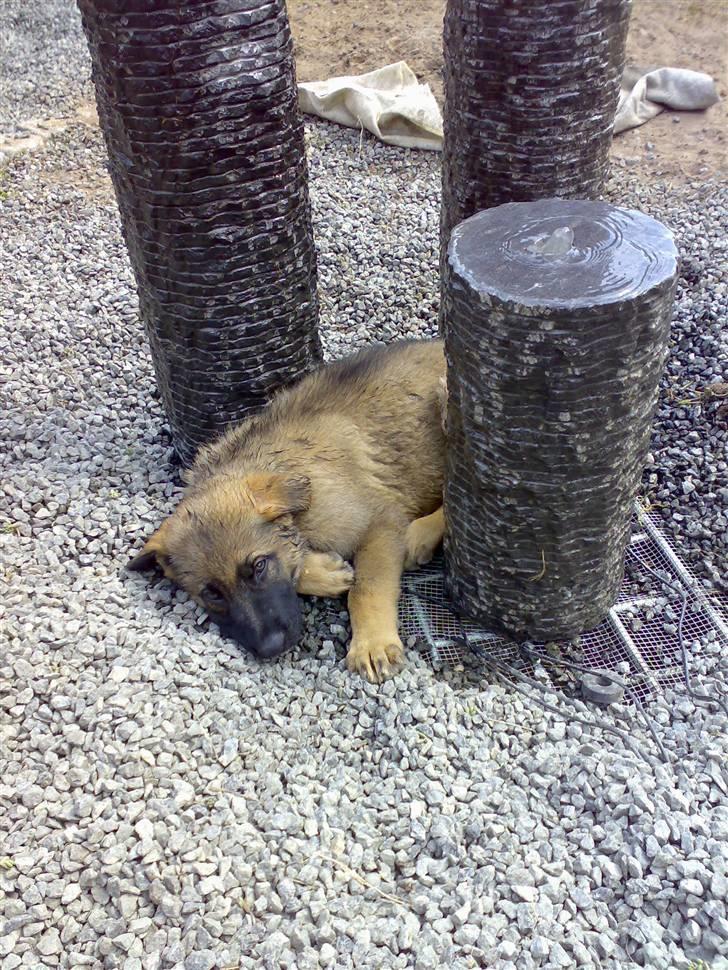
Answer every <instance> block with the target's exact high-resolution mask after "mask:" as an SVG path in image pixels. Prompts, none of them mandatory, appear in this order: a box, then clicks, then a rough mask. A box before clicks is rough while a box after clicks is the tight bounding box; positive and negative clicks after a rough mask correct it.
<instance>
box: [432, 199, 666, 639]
mask: <svg viewBox="0 0 728 970" xmlns="http://www.w3.org/2000/svg"><path fill="white" fill-rule="evenodd" d="M448 263H449V273H448V286H447V289H446V291H445V294H444V297H445V302H444V311H445V319H446V336H445V349H446V356H447V366H448V394H449V397H448V408H447V434H448V456H447V473H446V487H445V502H444V504H445V519H446V526H447V533H446V537H445V558H446V573H447V583H448V590H449V592H450V595H451V597H452V599H453V601H454V603H455V605H456V606H457V607H458V608H459V609H460V610H461V611H462V612H463V613H465V614H468V615H469V616H471V617H473V618H474V619H476V620H477V621H479V622H481V623H483V624H485V625H486V626H489V627H491V628H493V627H496V628H501V629H505V630H506V631H508V632H509V633H511V634H514V635H515V636H517V637H532V638H541V639H543V638H545V639H550V638H561V637H570V636H574V635H576V634H578V633H580V632H582V631H583V630H588V629H591V628H593V627H594V626H596V625H597V624H598V623H599V622H600V621H601V620H602V619H603V618H604V616H605V615H606V613H607V612H608V610H609V608H610V607H611V606H612V604H613V603H614V601H615V599H616V596H617V593H618V591H619V586H620V583H621V580H622V574H623V568H624V554H625V550H626V546H627V543H628V541H629V535H630V518H631V512H632V506H633V502H634V499H635V497H636V494H637V490H638V486H639V483H640V477H641V473H642V470H643V466H644V462H645V459H646V454H647V450H648V445H649V438H650V427H651V420H652V415H653V412H654V407H655V404H656V400H657V393H658V385H659V380H660V375H661V373H662V371H663V368H664V364H665V360H666V356H667V347H668V338H669V332H670V317H671V311H672V303H673V294H674V286H675V280H676V273H677V253H676V250H675V246H674V243H673V238H672V235H671V233H670V232H669V230H667V229H666V228H665V227H664V226H662V225H661V224H660V223H658V222H656V221H655V220H654V219H651V218H649V217H648V216H646V215H643V214H641V213H639V212H634V211H631V210H628V209H623V208H619V207H616V206H611V205H608V204H606V203H601V202H587V201H562V200H558V199H549V200H544V201H541V202H532V203H510V204H507V205H502V206H498V207H496V208H494V209H489V210H487V211H485V212H481V213H478V214H477V215H474V216H472V217H471V218H470V219H468V220H466V221H465V222H463V223H461V224H460V225H459V226H458V227H456V228H455V230H454V231H453V233H452V238H451V242H450V247H449V254H448Z"/></svg>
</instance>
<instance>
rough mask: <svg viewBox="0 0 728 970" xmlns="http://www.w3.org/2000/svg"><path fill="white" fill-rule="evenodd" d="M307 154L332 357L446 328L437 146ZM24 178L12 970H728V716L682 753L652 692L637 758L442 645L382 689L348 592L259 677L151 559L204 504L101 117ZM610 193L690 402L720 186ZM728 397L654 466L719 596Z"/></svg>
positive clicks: (8, 292)
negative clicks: (641, 262) (632, 235)
mask: <svg viewBox="0 0 728 970" xmlns="http://www.w3.org/2000/svg"><path fill="white" fill-rule="evenodd" d="M24 6H25V5H24V4H23V7H24ZM8 7H10V8H11V9H12V10H20V9H21V3H20V0H14V2H13V3H12V4H8V5H6V7H4V8H3V14H2V16H3V18H5V19H6V20H7V18H8V16H9V14H8V13H7V12H6V11H7V8H8ZM51 7H53V9H54V10H61V11H63V10H65V11H66V12H67V19H66V20H63V21H62V22H61V21H57V22H56V23H57V29H58V30H59V31H60V33H61V35H62V36H68V37H71V36H72V34H73V30H74V29H75V28H74V27H73V25H74V24H75V22H76V17H75V14H74V13H72V8H71V6H70V4H58V5H51V4H48V5H47V8H48V9H50V8H51ZM65 31H67V33H64V32H65ZM77 41H78V39H77V38H76V40H71V41H69V44H70V46H69V47H68V48H67V49H68V50H69V51H74V50H75V51H79V50H80V46H79V45H78V42H77ZM49 43H50V39H49ZM75 56H76V55H73V56H71V54H68V57H69V58H70V60H69V61H68V63H67V64H66V66H65V67H64V68H63V72H66V71H67V75H68V76H69V77H71V76H73V69H72V68H74V65H75V70H76V72H77V74H78V82H77V83H78V84H79V85H80V84H81V83H82V78H83V71H84V70H85V64H86V61H85V58H84V57H82V56H81V55H79V57H78V59H77V60H75V61H74V60H73V58H74V57H75ZM49 60H50V58H49ZM63 72H62V73H63ZM26 73H27V72H26ZM64 76H65V75H64ZM79 90H80V88H79ZM7 97H8V95H7V93H6V98H7ZM2 107H3V111H5V112H6V115H5V116H9V117H14V116H15V115H14V112H15V111H16V110H17V104H14V105H10V104H5V105H3V106H2ZM309 146H310V155H311V173H312V180H313V183H312V194H313V200H314V206H315V220H316V230H317V235H318V241H319V248H320V279H321V288H322V302H323V322H324V337H325V340H326V345H327V351H328V352H329V354H332V355H333V354H339V353H342V352H344V351H345V350H348V349H350V348H352V347H354V346H359V345H361V344H364V343H368V342H370V341H372V340H374V339H384V340H388V339H391V338H393V337H396V336H399V335H403V334H406V333H417V334H426V333H429V334H432V333H434V330H435V326H436V319H437V269H436V267H437V248H436V239H437V225H438V214H437V206H438V181H439V169H438V166H439V159H438V158H437V157H436V156H433V155H429V154H425V153H421V154H417V153H407V152H403V151H399V150H396V149H391V148H386V147H384V146H382V145H378V144H376V143H375V142H373V141H372V140H370V139H368V138H364V139H363V140H362V141H361V143H360V139H359V135H358V133H356V132H349V131H346V130H342V129H338V128H335V127H332V126H327V125H322V124H321V125H319V124H312V125H310V126H309ZM69 173H70V175H69ZM0 189H1V190H2V191H1V193H0V195H1V196H2V200H1V201H0V218H1V219H2V229H3V231H2V236H1V238H0V260H1V262H2V266H1V272H2V278H3V281H4V289H5V298H4V300H3V301H2V305H1V306H0V358H1V360H2V371H3V376H4V378H5V380H6V383H5V387H4V391H3V395H4V400H5V403H6V405H7V406H6V407H5V408H3V411H2V416H1V417H0V436H1V437H2V441H3V448H2V453H1V454H0V464H1V466H2V484H0V517H1V519H0V556H1V559H2V574H1V575H0V602H1V603H2V604H3V606H2V607H0V609H2V610H3V613H4V615H3V617H2V619H3V634H2V636H3V646H2V650H1V651H0V711H1V712H2V713H1V714H0V970H14V968H16V967H38V968H45V967H51V968H68V970H71V968H73V970H75V968H79V967H86V966H88V967H99V968H121V970H154V968H165V970H166V968H174V970H212V968H217V970H222V968H226V967H233V966H235V967H243V968H253V967H263V968H278V967H288V968H300V970H307V968H315V967H334V968H337V967H342V968H348V967H366V968H376V967H381V968H387V970H390V968H399V967H401V968H415V970H430V968H431V970H436V968H440V967H449V968H454V970H464V968H466V967H479V966H486V967H489V968H493V970H515V968H517V970H530V968H557V967H576V966H579V967H585V968H591V967H594V968H605V970H617V968H620V970H621V968H631V967H651V968H656V970H664V968H667V967H670V968H676V970H688V968H689V967H691V965H692V966H694V967H695V966H696V965H697V966H700V964H699V962H698V961H700V960H704V961H706V963H707V964H708V965H709V966H710V967H711V968H712V970H718V968H721V967H728V918H727V917H728V913H727V909H726V907H727V904H728V853H727V851H726V846H727V845H728V798H727V796H728V773H727V771H726V765H727V764H728V750H727V749H728V741H727V732H726V719H725V717H724V716H723V715H722V714H721V715H718V714H715V713H709V712H708V711H707V710H705V709H704V708H702V707H701V708H695V707H694V705H693V704H692V703H691V702H690V701H689V700H687V699H686V698H685V697H684V696H675V697H665V698H663V699H662V700H660V701H659V702H658V703H655V704H653V705H652V706H651V713H652V716H653V717H654V719H655V722H656V724H657V727H658V729H659V733H660V737H661V739H662V742H663V744H664V746H665V748H666V750H667V753H668V755H669V756H670V760H671V763H670V764H669V765H665V764H663V763H662V762H661V761H660V759H659V758H658V757H657V752H656V750H655V747H654V745H653V743H652V742H651V740H650V739H649V737H648V736H647V735H646V734H645V732H644V730H643V728H642V727H641V726H640V723H639V721H638V720H637V719H636V714H635V712H634V710H633V709H632V708H630V707H626V706H625V707H624V708H621V707H620V708H617V709H615V711H614V712H613V717H612V718H611V723H613V724H616V725H617V726H618V727H619V728H620V729H621V730H622V731H625V732H627V734H628V735H629V736H631V737H632V738H633V739H636V740H637V741H638V743H639V747H640V749H641V754H640V753H634V752H633V750H632V748H631V747H628V746H627V745H626V744H625V743H623V742H622V740H620V738H619V737H617V736H615V735H614V734H612V733H606V732H605V731H604V730H603V729H602V727H600V726H599V725H598V724H597V723H595V718H594V716H593V714H591V713H590V712H589V711H588V710H585V709H584V710H579V709H578V708H577V709H575V708H574V707H572V706H564V705H563V704H562V703H561V701H560V699H559V697H558V696H557V695H556V694H554V693H553V691H549V692H548V693H547V697H548V699H549V701H550V702H551V703H553V704H554V705H555V706H556V707H557V708H559V709H560V710H562V712H563V714H562V715H556V714H550V713H545V712H544V710H543V709H542V707H541V706H540V704H539V703H537V702H536V701H534V700H533V699H531V698H528V697H525V696H523V695H522V694H520V693H517V692H514V691H511V690H509V689H505V688H503V687H501V686H498V685H494V684H490V683H488V681H487V680H484V679H483V677H482V674H480V673H479V672H478V671H477V670H469V669H466V670H465V671H462V672H460V671H453V670H446V671H444V672H441V673H436V672H434V671H433V670H432V669H431V668H430V666H429V665H428V664H427V663H426V662H425V661H424V660H423V659H422V658H421V657H419V655H417V654H416V652H415V651H410V658H409V660H410V662H409V666H408V668H407V669H406V670H405V671H404V673H403V674H401V675H400V676H399V677H398V678H396V679H395V680H394V681H391V682H388V683H387V684H385V685H383V686H382V687H374V686H372V685H369V684H366V683H364V682H362V681H360V680H356V679H354V678H352V677H351V675H349V674H348V673H347V672H346V670H345V669H344V665H343V657H344V650H345V646H344V644H345V642H346V639H347V636H348V624H347V616H346V613H345V611H344V609H343V604H341V603H329V602H323V601H322V602H314V603H312V604H311V605H310V606H309V608H308V612H307V616H306V634H305V636H304V638H303V642H302V644H301V646H300V647H299V648H298V649H297V650H295V651H294V652H293V653H292V654H290V655H289V656H286V657H285V658H283V660H281V661H280V662H278V663H275V664H270V665H262V664H259V663H256V662H255V661H253V660H252V659H250V658H248V657H246V656H242V655H240V654H239V653H238V652H237V650H236V649H235V648H234V647H233V646H232V645H231V644H228V643H227V642H225V641H223V640H222V639H221V638H220V637H219V636H218V635H217V634H216V632H215V631H214V629H212V628H207V627H206V626H205V623H204V618H203V617H202V616H201V614H200V613H199V611H198V610H197V609H196V607H195V606H194V604H193V603H192V602H191V601H190V600H189V599H187V598H186V597H185V596H184V595H183V594H181V593H180V592H178V591H175V590H172V589H171V588H170V587H169V586H168V585H166V584H165V583H163V582H161V581H160V582H158V583H156V584H152V585H151V586H150V585H149V584H148V582H147V581H146V580H145V579H143V578H140V577H137V576H130V575H127V574H125V573H124V572H123V565H124V563H125V561H126V559H127V558H128V555H129V552H130V550H131V549H132V548H134V547H136V546H137V545H139V543H140V542H141V539H142V538H143V537H144V536H145V535H146V534H147V533H148V532H149V531H150V530H151V529H152V528H153V527H154V526H155V525H156V524H157V523H158V521H159V519H160V517H161V515H162V514H163V513H164V512H165V511H166V510H168V509H170V508H171V507H172V505H173V504H174V501H175V498H176V496H177V495H178V491H179V490H178V486H177V484H176V480H175V469H174V466H173V464H172V461H171V458H172V456H171V448H170V444H169V439H168V435H167V432H166V430H165V427H164V419H163V415H162V412H161V409H160V407H159V403H158V400H157V398H156V395H155V392H154V383H153V377H152V371H151V367H150V363H149V359H148V354H147V348H146V342H145V339H144V335H143V334H142V332H141V331H140V329H139V326H138V324H137V320H136V303H135V296H134V292H133V286H132V281H131V277H130V273H129V269H128V265H127V262H126V256H125V252H124V248H123V245H122V242H121V238H120V235H119V231H118V222H117V216H116V211H115V206H114V203H113V197H112V196H111V194H110V192H109V188H108V183H107V181H106V178H105V174H104V154H103V150H102V146H101V139H100V136H99V134H98V132H95V131H93V130H91V129H88V128H86V127H83V126H80V125H78V126H73V127H72V128H70V129H69V130H67V131H66V132H65V133H63V134H60V135H58V136H57V137H56V138H54V139H53V140H52V141H51V142H50V143H49V144H48V145H47V146H46V147H45V148H44V149H42V150H41V151H39V152H38V153H35V154H33V155H24V156H19V157H16V158H14V159H13V160H12V162H11V163H9V165H8V167H7V169H6V170H5V172H4V173H3V177H2V184H1V185H0ZM610 192H611V195H612V197H613V198H615V199H619V201H621V202H624V203H626V204H638V205H640V206H641V207H643V208H645V209H646V210H647V211H649V212H650V213H651V214H654V215H656V216H658V217H661V218H664V219H666V221H668V223H669V224H670V225H672V226H673V227H674V228H676V230H677V232H678V238H679V242H680V244H681V246H682V247H683V250H684V252H685V254H686V275H685V279H684V281H683V282H682V283H681V287H680V292H679V300H678V308H677V316H676V323H675V335H674V346H673V356H672V359H671V362H670V367H669V372H668V375H667V379H666V382H665V384H666V388H668V387H673V386H674V387H675V388H676V389H678V390H679V393H680V394H681V395H682V393H683V392H685V391H690V392H691V393H693V392H695V391H701V390H702V389H704V388H705V387H706V386H707V385H709V384H711V383H714V382H717V381H718V380H726V375H725V350H723V351H722V353H723V357H722V367H723V371H721V365H719V364H718V363H717V361H718V360H720V359H721V356H720V355H721V349H720V341H721V339H722V338H721V334H720V322H719V321H720V317H721V315H723V316H724V315H725V303H726V291H725V284H724V283H723V282H722V280H721V279H720V276H719V267H718V257H719V251H720V248H721V246H723V245H724V235H725V232H724V229H725V214H726V207H725V199H724V198H723V199H722V198H721V193H720V191H719V189H718V187H717V186H693V187H688V188H687V189H686V190H685V192H683V193H681V194H680V195H679V196H678V197H673V198H672V199H670V198H668V197H667V195H666V193H665V192H663V191H660V190H659V189H653V190H652V191H651V192H650V193H647V191H646V190H645V189H643V188H640V187H639V186H638V185H636V184H634V182H633V180H632V179H631V178H630V177H629V176H628V175H627V174H625V173H624V172H620V171H618V172H617V173H615V178H614V179H613V183H612V186H611V188H610ZM682 399H683V398H682V397H680V398H679V399H678V400H682ZM720 406H721V402H720V400H719V399H717V398H716V399H710V398H705V396H704V395H701V403H700V404H695V405H689V406H687V405H686V406H678V405H676V403H675V402H674V401H673V402H671V401H669V400H668V399H667V397H665V398H664V400H663V404H662V406H661V411H660V415H659V422H658V428H657V431H656V434H655V438H654V446H653V456H654V465H653V466H652V468H651V469H650V470H649V471H648V473H647V476H646V485H647V486H649V489H650V490H651V493H652V495H653V498H654V500H655V501H657V502H662V503H665V504H664V507H663V508H661V510H660V511H661V514H662V515H663V517H664V521H665V524H666V527H667V528H669V529H670V530H671V531H672V533H673V535H674V537H675V538H674V541H675V543H676V545H677V546H679V548H680V549H681V551H682V552H683V554H684V555H685V556H686V557H687V558H689V559H690V560H691V562H692V563H693V566H694V568H695V569H696V570H697V571H698V572H699V574H700V577H701V579H702V580H703V581H704V582H705V583H716V584H717V583H718V582H719V579H718V577H717V576H716V570H717V569H718V568H719V563H720V562H721V556H722V555H723V554H724V551H725V529H726V519H725V515H726V513H725V508H726V503H725V497H726V492H725V489H726V485H727V483H726V464H725V444H726V430H725V427H724V426H723V425H721V421H722V420H723V419H722V418H721V417H720V414H719V409H720ZM691 436H692V437H691ZM650 476H654V481H651V480H650ZM688 481H689V482H690V484H692V486H693V488H688V489H687V490H686V488H685V485H686V483H687V482H688ZM721 489H723V492H721ZM679 516H681V517H682V518H679ZM666 615H667V614H666ZM575 714H578V716H579V717H580V718H582V719H583V722H584V723H582V721H577V720H575Z"/></svg>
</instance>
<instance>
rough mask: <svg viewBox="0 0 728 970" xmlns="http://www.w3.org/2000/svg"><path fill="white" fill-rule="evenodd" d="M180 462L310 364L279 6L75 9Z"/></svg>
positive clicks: (289, 83) (307, 243)
mask: <svg viewBox="0 0 728 970" xmlns="http://www.w3.org/2000/svg"><path fill="white" fill-rule="evenodd" d="M78 2H79V7H80V10H81V14H82V19H83V26H84V30H85V32H86V36H87V39H88V43H89V47H90V50H91V57H92V61H93V77H94V82H95V85H96V98H97V104H98V110H99V118H100V122H101V127H102V130H103V133H104V136H105V139H106V145H107V148H108V153H109V162H110V171H111V178H112V181H113V183H114V188H115V191H116V197H117V201H118V204H119V212H120V215H121V225H122V231H123V234H124V238H125V241H126V245H127V248H128V251H129V257H130V260H131V264H132V267H133V270H134V274H135V277H136V282H137V288H138V291H139V304H140V313H141V317H142V319H143V321H144V323H145V325H146V329H147V333H148V335H149V341H150V345H151V350H152V358H153V361H154V369H155V372H156V377H157V383H158V385H159V389H160V392H161V396H162V400H163V403H164V407H165V410H166V413H167V416H168V418H169V422H170V426H171V429H172V436H173V440H174V443H175V447H176V450H177V452H178V454H179V455H180V457H181V458H182V460H183V461H185V462H188V461H189V460H190V459H191V458H192V456H193V454H194V452H195V451H196V449H197V448H198V447H199V446H200V445H201V444H203V443H205V442H207V441H209V440H210V439H211V438H213V437H215V436H216V435H217V434H218V433H220V432H221V431H223V430H224V429H225V428H226V427H228V426H229V425H230V424H232V423H235V422H238V421H240V420H241V419H243V418H245V417H246V416H248V415H250V414H252V413H254V412H255V411H257V410H258V409H259V408H260V407H261V406H262V405H264V404H265V403H266V401H267V400H268V399H269V397H270V395H271V394H272V393H273V392H274V391H275V390H277V389H278V388H279V387H281V386H282V385H285V384H287V383H289V382H290V381H292V380H294V379H296V378H298V377H300V376H301V375H302V374H303V373H305V372H306V371H308V370H309V369H311V368H312V367H313V366H314V365H316V364H317V363H318V362H319V360H320V358H321V346H320V342H319V337H318V331H317V320H318V301H317V295H316V261H315V252H314V243H313V232H312V226H311V216H310V206H309V199H308V186H307V167H306V159H305V152H304V141H303V124H302V121H301V118H300V116H299V113H298V108H297V97H296V84H295V74H294V66H293V57H292V45H291V36H290V31H289V26H288V18H287V14H286V9H285V3H284V0H268V2H261V0H224V2H222V3H214V4H213V3H198V2H194V3H190V2H183V0H78Z"/></svg>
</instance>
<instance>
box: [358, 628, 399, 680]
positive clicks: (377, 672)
mask: <svg viewBox="0 0 728 970" xmlns="http://www.w3.org/2000/svg"><path fill="white" fill-rule="evenodd" d="M346 666H347V667H348V668H349V670H351V671H352V673H355V674H361V676H362V677H365V678H366V679H367V680H368V681H371V683H372V684H381V683H382V682H383V681H385V680H387V679H388V678H390V677H394V675H395V674H398V673H399V671H400V670H401V669H402V668H403V667H404V648H403V647H402V641H401V640H400V639H399V637H397V639H394V638H390V639H383V640H367V639H365V638H357V637H356V636H355V637H354V639H353V640H352V641H351V646H350V647H349V652H348V653H347V655H346Z"/></svg>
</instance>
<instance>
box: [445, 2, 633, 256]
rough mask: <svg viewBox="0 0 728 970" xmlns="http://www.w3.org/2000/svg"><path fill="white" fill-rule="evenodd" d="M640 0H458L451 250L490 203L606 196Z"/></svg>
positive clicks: (449, 41) (452, 30)
mask: <svg viewBox="0 0 728 970" xmlns="http://www.w3.org/2000/svg"><path fill="white" fill-rule="evenodd" d="M630 3H631V0H448V4H447V10H446V13H445V24H444V55H445V68H444V72H445V110H444V134H445V138H444V145H443V159H442V217H441V255H442V268H443V269H445V262H446V253H447V245H448V241H449V238H450V232H451V231H452V228H453V226H456V225H457V224H458V223H459V222H461V221H462V220H463V219H467V218H468V217H469V216H471V215H473V214H474V213H476V212H479V211H480V210H481V209H487V208H489V207H490V206H494V205H501V204H502V203H504V202H528V201H531V200H533V199H544V198H549V197H552V196H558V197H561V198H572V199H577V198H582V199H584V198H586V199H589V198H596V197H597V196H598V195H599V193H600V191H601V190H602V188H603V185H604V181H605V178H606V174H607V155H608V152H609V145H610V142H611V137H612V127H613V124H614V114H615V111H616V108H617V101H618V97H619V83H620V79H621V76H622V70H623V68H624V58H625V42H626V37H627V26H628V21H629V11H630Z"/></svg>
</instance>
